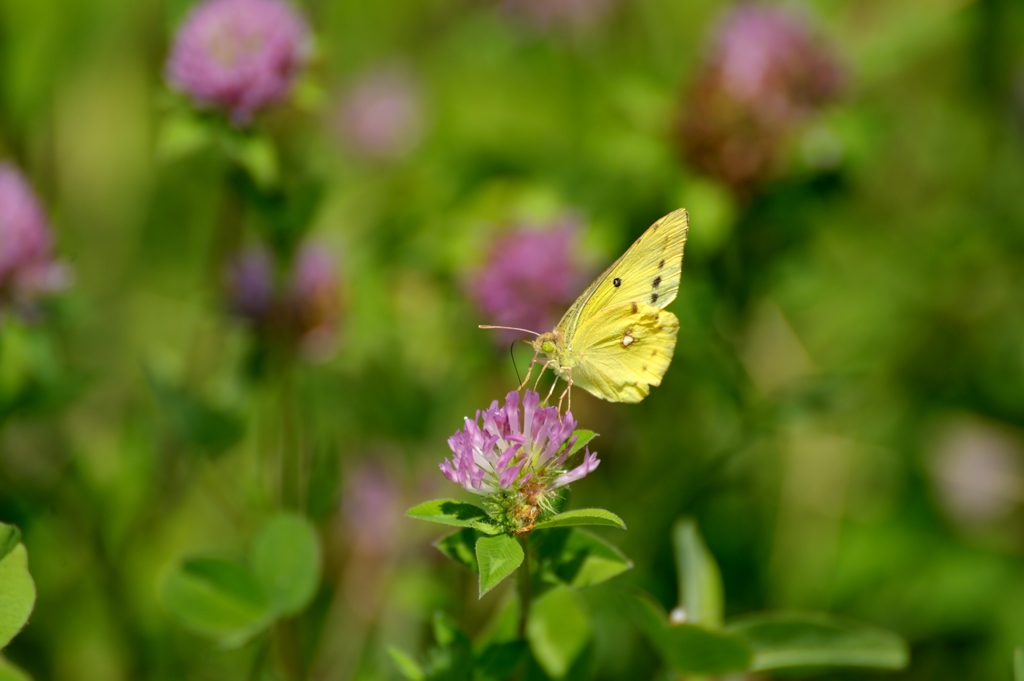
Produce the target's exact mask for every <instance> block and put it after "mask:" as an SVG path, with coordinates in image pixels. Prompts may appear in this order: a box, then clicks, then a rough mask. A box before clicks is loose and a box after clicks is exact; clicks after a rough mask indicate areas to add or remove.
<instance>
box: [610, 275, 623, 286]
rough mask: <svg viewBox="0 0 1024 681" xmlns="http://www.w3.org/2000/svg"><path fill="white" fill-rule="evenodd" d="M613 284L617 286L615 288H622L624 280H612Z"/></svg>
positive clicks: (616, 278)
mask: <svg viewBox="0 0 1024 681" xmlns="http://www.w3.org/2000/svg"><path fill="white" fill-rule="evenodd" d="M612 283H613V284H614V285H615V288H618V287H620V286H622V280H621V279H619V278H618V277H615V279H613V280H612Z"/></svg>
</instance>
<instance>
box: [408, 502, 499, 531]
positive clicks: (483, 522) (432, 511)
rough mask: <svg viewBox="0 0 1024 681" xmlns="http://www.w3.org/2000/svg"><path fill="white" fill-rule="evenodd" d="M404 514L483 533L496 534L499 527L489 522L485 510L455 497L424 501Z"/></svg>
mask: <svg viewBox="0 0 1024 681" xmlns="http://www.w3.org/2000/svg"><path fill="white" fill-rule="evenodd" d="M406 515H408V516H409V517H410V518H416V519H417V520H426V521H427V522H431V523H440V524H441V525H454V526H455V527H472V528H473V529H476V530H480V531H481V532H483V533H484V534H498V533H499V532H501V529H500V528H498V527H497V526H496V525H494V523H493V522H491V519H490V516H488V515H487V511H485V510H484V509H482V508H480V507H479V506H474V505H473V504H468V503H466V502H464V501H456V500H455V499H434V500H433V501H425V502H423V503H422V504H419V505H418V506H413V507H412V508H410V509H409V510H408V511H406Z"/></svg>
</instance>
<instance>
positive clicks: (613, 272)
mask: <svg viewBox="0 0 1024 681" xmlns="http://www.w3.org/2000/svg"><path fill="white" fill-rule="evenodd" d="M688 226H689V219H688V216H687V213H686V210H684V209H682V208H680V209H679V210H677V211H675V212H672V213H669V214H668V215H666V216H665V217H663V218H662V219H661V220H658V221H657V222H656V223H654V224H653V225H651V227H650V228H649V229H648V230H647V231H646V232H644V233H643V235H641V236H640V238H639V239H637V240H636V242H635V243H634V244H633V245H632V246H631V247H630V248H629V250H627V251H626V252H625V253H624V254H623V256H622V257H621V258H619V259H618V260H616V261H615V262H614V263H613V264H612V265H611V267H609V268H608V269H607V270H605V272H604V273H603V274H602V275H601V276H599V277H598V278H597V279H596V280H595V281H594V283H592V284H591V285H590V286H589V287H588V288H587V290H586V291H584V292H583V295H581V296H580V297H579V299H577V300H576V302H575V303H574V304H573V305H572V307H570V308H569V311H568V312H566V313H565V315H564V316H563V317H562V320H561V321H560V322H559V323H558V326H556V327H555V329H554V331H550V332H548V333H543V334H540V335H539V336H538V337H537V338H536V339H534V341H533V347H534V350H536V352H537V354H538V355H542V356H546V360H545V365H546V366H547V367H549V368H551V369H552V370H553V371H554V372H555V374H556V375H557V376H559V377H560V378H562V379H564V380H565V381H566V382H568V383H569V385H570V386H573V385H577V386H580V387H582V388H584V389H585V390H587V391H588V392H590V393H592V394H594V395H596V396H597V397H600V398H602V399H605V400H609V401H611V402H639V401H640V400H642V399H643V398H644V397H646V396H647V394H648V393H649V392H650V388H651V386H656V385H660V384H661V378H662V376H664V375H665V372H666V371H667V370H668V366H669V363H670V362H671V361H672V353H673V352H674V350H675V346H676V336H677V334H678V331H679V320H678V319H677V318H676V316H675V315H674V314H672V313H671V312H669V311H667V310H665V309H663V308H664V307H665V306H666V305H668V304H669V303H671V302H672V301H673V300H674V299H675V297H676V293H677V292H678V290H679V280H680V277H681V274H682V264H683V247H684V245H685V244H686V234H687V230H688Z"/></svg>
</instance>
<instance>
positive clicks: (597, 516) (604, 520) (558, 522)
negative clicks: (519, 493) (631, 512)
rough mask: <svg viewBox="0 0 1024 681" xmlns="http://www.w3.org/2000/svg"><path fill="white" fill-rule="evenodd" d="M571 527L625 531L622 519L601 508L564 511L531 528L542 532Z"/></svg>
mask: <svg viewBox="0 0 1024 681" xmlns="http://www.w3.org/2000/svg"><path fill="white" fill-rule="evenodd" d="M573 525H604V526H606V527H617V528H619V529H621V530H624V529H626V523H624V522H622V518H620V517H619V516H617V515H615V514H614V513H612V512H611V511H606V510H605V509H603V508H579V509H576V510H575V511H566V512H565V513H559V514H558V515H553V516H551V517H550V518H548V519H547V520H543V521H541V522H539V523H537V524H536V525H534V526H533V529H534V530H544V529H547V528H551V527H570V526H573Z"/></svg>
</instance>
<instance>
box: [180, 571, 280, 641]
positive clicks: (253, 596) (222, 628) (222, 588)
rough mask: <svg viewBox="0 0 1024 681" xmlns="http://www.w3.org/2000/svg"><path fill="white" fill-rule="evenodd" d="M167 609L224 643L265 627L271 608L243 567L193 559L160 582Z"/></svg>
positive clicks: (191, 625) (188, 626)
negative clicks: (163, 581)
mask: <svg viewBox="0 0 1024 681" xmlns="http://www.w3.org/2000/svg"><path fill="white" fill-rule="evenodd" d="M164 601H165V603H166V605H167V608H168V610H170V611H171V613H172V614H173V615H174V616H175V617H177V618H178V620H179V621H180V622H181V623H182V624H183V625H184V626H186V627H187V628H189V629H191V630H192V631H195V632H197V633H200V634H204V635H206V636H210V637H211V638H214V639H217V640H218V641H221V642H222V643H224V644H225V645H228V646H235V645H241V644H242V643H244V642H245V641H246V640H248V639H249V638H250V637H251V636H253V635H254V634H256V633H257V632H259V631H260V630H261V629H263V628H264V627H265V626H267V625H268V624H269V623H270V622H271V620H272V619H273V610H272V609H271V607H270V600H269V599H268V598H267V595H266V593H265V592H264V591H263V587H262V586H261V585H260V582H259V581H258V580H257V579H256V577H255V576H254V575H253V574H252V573H251V572H249V570H247V569H246V568H244V567H243V566H241V565H239V564H237V563H234V562H231V561H227V560H221V559H217V558H196V559H193V560H190V561H186V562H185V563H184V564H183V565H181V566H180V567H179V568H178V569H177V570H175V571H174V572H173V573H172V574H171V576H170V578H169V579H168V580H167V583H166V584H165V585H164Z"/></svg>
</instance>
